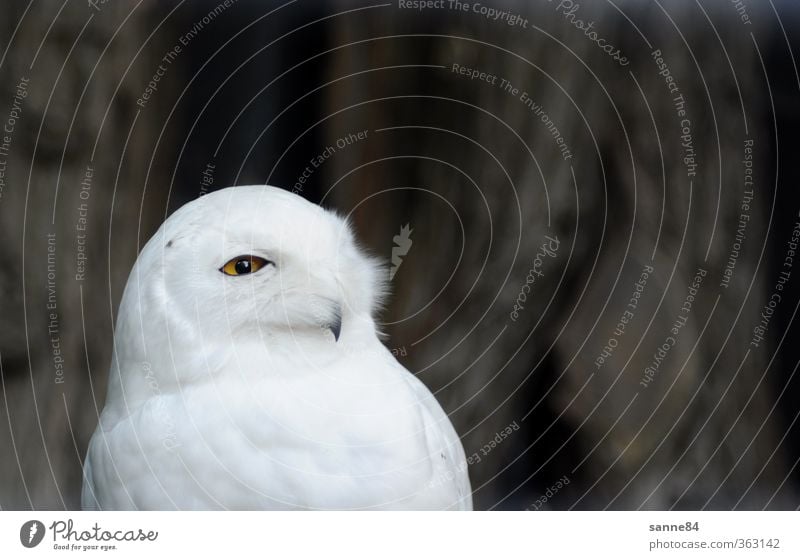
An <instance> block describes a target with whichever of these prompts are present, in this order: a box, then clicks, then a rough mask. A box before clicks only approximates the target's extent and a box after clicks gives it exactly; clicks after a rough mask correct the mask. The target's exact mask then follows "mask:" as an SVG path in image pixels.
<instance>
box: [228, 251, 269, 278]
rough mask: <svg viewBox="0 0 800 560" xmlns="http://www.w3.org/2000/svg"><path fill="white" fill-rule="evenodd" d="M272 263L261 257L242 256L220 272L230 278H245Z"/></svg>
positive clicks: (231, 261)
mask: <svg viewBox="0 0 800 560" xmlns="http://www.w3.org/2000/svg"><path fill="white" fill-rule="evenodd" d="M270 262H271V261H268V260H267V259H262V258H261V257H255V256H253V255H240V256H238V257H233V258H232V259H231V260H229V261H228V262H226V263H225V264H224V265H223V266H222V268H220V269H219V270H220V272H223V273H224V274H227V275H228V276H243V275H245V274H252V273H254V272H258V271H259V270H260V269H261V268H263V267H265V266H266V265H268V264H270Z"/></svg>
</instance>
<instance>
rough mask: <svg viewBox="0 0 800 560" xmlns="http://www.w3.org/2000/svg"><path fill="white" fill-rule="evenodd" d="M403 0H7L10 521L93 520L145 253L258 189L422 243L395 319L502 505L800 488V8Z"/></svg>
mask: <svg viewBox="0 0 800 560" xmlns="http://www.w3.org/2000/svg"><path fill="white" fill-rule="evenodd" d="M402 4H407V3H400V2H398V1H397V0H394V1H393V2H391V3H381V2H380V1H379V0H378V1H376V2H355V1H353V2H349V1H336V2H334V1H325V2H321V1H313V2H312V1H303V0H297V1H289V2H285V3H280V2H273V1H246V0H238V1H234V0H228V1H227V2H222V3H220V2H217V1H215V0H212V1H205V0H203V1H197V0H196V1H192V2H186V1H181V2H176V1H172V0H170V1H163V2H154V1H153V2H146V1H143V2H138V3H133V2H105V3H104V2H102V1H101V0H96V2H89V3H88V5H87V2H65V3H63V4H59V3H56V2H49V1H41V2H30V3H26V2H22V1H14V2H9V3H7V4H6V5H5V6H4V17H3V18H2V21H0V51H1V52H0V78H1V79H0V123H2V125H3V127H4V132H2V134H0V140H2V145H0V173H2V175H0V181H1V182H0V187H2V190H1V191H0V244H1V245H2V253H0V258H2V266H0V294H1V296H2V297H1V299H0V305H2V313H0V374H1V375H2V377H1V378H2V393H3V399H2V401H0V408H2V414H0V418H1V419H2V420H0V448H2V449H3V453H2V455H0V507H1V508H2V509H29V508H31V509H43V508H44V509H61V508H70V509H71V508H77V507H79V505H80V504H79V501H80V500H79V496H80V485H81V461H82V459H83V456H84V454H85V451H86V446H87V443H88V439H89V437H90V435H91V433H92V430H93V429H94V427H95V425H96V423H97V415H98V411H99V410H101V409H102V405H103V402H104V397H105V384H106V375H107V370H108V366H109V362H110V352H111V341H112V333H113V325H114V316H115V313H116V310H117V306H118V303H119V300H120V297H121V295H122V290H123V288H124V285H125V282H126V279H127V275H128V272H129V271H130V268H131V266H132V264H133V262H134V260H135V258H136V255H137V253H138V250H139V248H140V247H141V246H142V245H143V244H144V243H145V242H146V241H147V239H148V238H149V236H150V235H152V233H153V232H154V231H155V230H156V228H157V227H158V226H159V224H160V223H161V222H162V221H163V220H164V218H165V216H167V215H169V214H170V213H171V212H172V211H174V210H175V209H176V208H178V207H179V206H180V205H182V204H184V203H185V202H187V201H189V200H192V199H194V198H196V197H198V196H202V195H203V194H205V193H207V192H210V191H213V190H216V189H218V188H222V187H225V186H230V185H243V184H253V183H268V184H272V185H276V186H280V187H283V188H286V189H289V190H294V191H295V192H297V193H298V194H300V195H301V196H304V197H306V198H308V199H309V200H312V201H314V202H319V203H321V204H323V205H325V206H326V207H330V208H336V209H337V210H339V211H340V212H342V213H344V214H347V215H349V216H350V217H351V219H352V221H353V223H354V225H355V227H356V230H357V234H358V236H359V238H360V239H361V240H362V241H363V243H364V245H365V246H366V247H367V248H369V250H371V252H373V253H374V254H376V255H379V256H382V257H384V258H385V259H386V260H387V262H388V261H389V260H390V259H391V256H392V248H393V247H395V246H396V245H395V244H396V241H395V239H394V238H395V236H398V235H400V234H401V228H402V227H403V226H405V225H408V226H409V228H410V229H411V230H412V231H411V233H410V236H409V239H410V246H407V247H406V248H407V249H408V250H407V253H406V254H405V255H404V256H401V262H400V266H399V267H398V268H397V269H396V271H395V273H394V275H393V277H392V278H391V282H390V285H391V289H392V297H391V298H390V301H389V302H388V305H387V308H386V310H385V312H384V313H383V315H382V317H381V322H382V325H383V329H384V330H385V331H386V332H387V333H388V335H389V337H388V340H387V345H389V346H390V347H391V348H393V349H394V350H395V352H396V354H397V355H398V359H399V360H400V361H401V362H403V363H404V364H405V365H406V366H407V367H408V368H409V369H410V370H411V371H412V372H414V373H416V374H417V375H418V376H419V377H420V379H421V380H422V381H423V382H424V383H425V384H426V385H427V386H428V387H430V388H431V390H433V391H434V392H435V394H436V396H437V398H438V399H439V401H440V402H441V403H442V405H443V406H444V408H445V410H446V411H447V412H448V413H449V414H450V416H451V419H452V421H453V423H454V425H455V426H456V429H457V431H458V432H459V434H460V435H461V436H462V440H463V443H464V447H465V449H466V452H467V454H468V455H471V456H472V457H473V459H472V460H471V463H472V464H471V466H470V477H471V480H472V485H473V489H474V492H475V495H474V499H475V506H476V508H478V509H492V508H493V509H603V508H609V509H637V508H647V509H669V508H676V509H699V508H709V509H731V508H738V509H761V508H769V509H795V508H797V507H798V506H800V494H799V493H798V483H799V482H800V472H798V469H797V464H798V460H800V432H799V431H798V430H799V429H800V428H798V426H797V423H796V420H797V417H798V413H800V404H798V402H800V399H799V398H798V395H799V394H800V381H798V379H797V377H798V376H797V375H796V373H797V365H798V363H799V360H800V348H799V346H800V345H798V344H797V343H796V341H797V340H798V332H797V327H796V324H795V323H796V322H795V320H794V319H795V314H796V311H797V307H798V302H800V297H799V296H800V270H797V269H796V266H787V265H786V262H787V261H786V260H785V259H786V257H787V254H788V255H789V256H791V254H790V253H788V251H789V250H790V249H791V245H790V241H791V238H792V231H793V230H794V228H795V224H797V223H798V220H800V217H798V212H799V211H800V194H798V189H797V185H798V184H800V176H798V175H799V174H798V168H797V165H796V159H797V154H798V153H800V152H798V136H797V133H796V131H797V130H798V129H800V109H799V107H800V78H798V69H797V61H796V58H797V57H798V56H800V51H798V45H799V44H800V41H798V37H799V36H800V35H798V34H800V9H798V8H797V7H796V3H794V2H792V1H790V0H784V1H776V0H765V1H763V2H762V1H759V2H755V1H747V0H743V1H739V2H732V1H725V0H713V1H712V0H697V1H689V0H675V1H672V0H671V1H670V2H663V1H661V2H659V1H656V0H648V1H633V0H628V1H615V2H610V1H597V2H585V3H582V4H578V3H576V2H570V1H568V0H567V1H560V0H553V1H549V0H537V1H535V2H522V1H520V2H484V3H476V2H467V3H463V4H464V5H466V9H463V8H459V7H457V6H456V5H455V3H452V4H451V3H450V2H449V1H448V0H445V1H444V2H439V3H437V4H436V5H435V6H434V7H431V8H426V9H424V10H419V9H414V8H403V7H401V5H402ZM576 6H577V8H576ZM490 10H494V11H490ZM495 16H497V17H495ZM590 22H593V24H592V26H591V27H588V24H589V23H590ZM176 46H178V47H180V52H178V51H177V50H176V48H175V47H176ZM655 51H660V54H658V53H656V54H655V55H654V54H653V53H654V52H655ZM454 64H457V65H458V67H456V68H455V70H456V71H454V66H453V65H454ZM461 67H464V68H468V69H470V70H477V72H478V74H479V73H480V72H485V73H486V76H485V78H486V79H485V80H481V79H480V77H479V76H478V78H476V79H470V77H468V76H467V75H465V74H461V73H459V72H458V69H459V68H461ZM667 75H669V77H670V78H671V81H669V82H668V81H666V78H667ZM493 77H495V78H494V79H493ZM156 78H157V80H158V81H157V82H155V83H153V84H151V85H153V86H155V88H152V87H151V88H150V89H149V90H148V83H149V82H151V81H152V80H154V79H156ZM492 82H494V83H492ZM505 84H509V87H508V88H506V87H505ZM670 87H672V91H670ZM678 96H682V98H680V97H678ZM676 98H677V99H676ZM526 100H527V102H526ZM679 110H683V111H685V114H679V112H678V111H679ZM359 132H360V133H361V137H360V138H359ZM687 135H688V136H687ZM682 136H683V139H682ZM328 147H331V148H333V149H327V148H328ZM746 148H749V149H751V151H747V149H746ZM323 154H327V156H326V157H324V162H323V163H322V164H321V165H319V166H318V167H314V166H313V165H310V162H311V160H312V159H314V158H317V157H319V156H321V155H323ZM309 166H310V167H309ZM307 168H308V169H310V171H308V170H307ZM750 190H752V193H750V192H749V191H750ZM743 214H744V215H745V217H744V218H743V217H742V215H743ZM798 227H800V226H798ZM548 236H549V238H550V239H557V240H558V243H557V244H555V245H554V244H553V242H552V241H548ZM401 243H402V241H401ZM543 244H549V245H548V247H549V248H550V249H552V248H553V247H555V246H557V250H552V251H551V253H553V254H549V253H547V252H545V253H544V256H543V253H542V250H541V248H542V245H543ZM537 253H538V254H539V257H538V260H537ZM792 264H795V265H796V263H792ZM699 269H702V271H704V272H705V276H701V279H702V282H701V283H699V284H700V285H699V287H695V288H692V284H693V282H695V280H694V278H695V276H696V275H697V272H698V270H699ZM531 270H534V273H531ZM643 271H652V272H650V273H649V274H648V275H647V277H646V278H643V275H642V272H643ZM782 272H783V273H784V276H783V277H782V276H781V273H782ZM537 273H541V275H539V274H537ZM786 274H788V276H787V275H786ZM526 279H528V280H526ZM531 280H533V281H531ZM781 281H782V282H783V283H781V284H780V288H777V287H776V285H777V284H779V282H781ZM690 288H691V290H690ZM637 290H639V291H637ZM690 293H693V297H694V301H693V302H692V306H691V310H690V312H688V313H686V310H685V309H683V310H682V308H685V302H686V300H687V295H689V294H690ZM521 294H523V295H521ZM634 294H639V296H640V297H638V299H634V304H632V305H630V306H629V302H630V301H631V298H632V297H633V295H634ZM775 294H777V295H778V296H780V301H777V298H775V297H774V295H775ZM523 299H524V301H523ZM771 301H772V302H773V304H772V305H773V307H770V306H769V305H770V302H771ZM515 306H516V307H515ZM765 306H766V310H765ZM626 312H628V313H626ZM680 317H685V321H684V320H683V319H680ZM623 318H624V319H625V322H624V323H622V324H620V322H621V320H622V319H623ZM676 321H677V322H678V323H679V325H680V326H679V327H677V328H676V331H677V333H678V334H677V335H673V334H672V333H671V332H670V329H671V328H674V326H675V323H676ZM762 327H763V329H762ZM670 336H672V337H673V338H674V339H675V343H674V345H672V344H670V343H669V340H670V339H669V337H670ZM664 344H667V347H668V350H665V351H663V352H662V353H661V355H659V348H660V347H662V346H663V345H664ZM604 347H605V350H604ZM492 442H494V444H492Z"/></svg>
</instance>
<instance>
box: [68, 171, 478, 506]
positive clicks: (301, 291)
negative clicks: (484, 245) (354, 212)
mask: <svg viewBox="0 0 800 560" xmlns="http://www.w3.org/2000/svg"><path fill="white" fill-rule="evenodd" d="M240 255H255V256H258V257H261V258H264V259H267V260H269V261H271V262H272V263H274V265H272V264H270V265H267V266H266V267H264V268H263V269H261V270H259V271H258V272H256V273H253V274H248V275H243V276H227V275H225V274H223V273H222V272H221V271H220V268H221V267H222V266H223V265H224V263H226V262H227V261H229V260H230V259H231V258H234V257H237V256H240ZM385 276H386V275H385V274H384V271H381V270H380V268H379V267H378V265H377V264H376V261H375V260H374V259H371V258H369V257H367V256H365V255H364V253H363V252H362V251H361V250H359V249H358V247H357V246H356V243H355V241H354V239H353V236H352V233H351V231H350V229H349V227H348V225H347V224H346V222H345V221H344V220H342V219H341V218H339V217H338V216H337V215H335V214H334V213H332V212H329V211H326V210H324V209H322V208H320V207H318V206H315V205H313V204H310V203H309V202H307V201H305V200H303V199H302V198H300V197H298V196H295V195H293V194H290V193H287V192H285V191H282V190H280V189H276V188H273V187H265V186H249V187H235V188H229V189H224V190H222V191H218V192H216V193H213V194H210V195H207V196H204V197H202V198H200V199H198V200H196V201H194V202H191V203H189V204H187V205H186V206H184V207H183V208H181V209H180V210H178V211H177V212H176V213H175V214H173V215H172V216H171V217H170V218H169V219H168V220H167V221H166V222H165V223H164V224H163V225H162V227H161V229H160V230H159V231H158V232H157V233H156V235H155V236H154V237H153V238H152V239H151V240H150V241H149V242H148V243H147V245H146V246H145V248H144V249H143V250H142V253H141V254H140V255H139V258H138V260H137V262H136V265H135V266H134V268H133V270H132V272H131V275H130V278H129V280H128V285H127V287H126V289H125V293H124V295H123V298H122V302H121V304H120V310H119V315H118V318H117V327H116V331H115V337H114V354H113V361H112V366H111V372H110V379H109V389H108V396H107V400H106V405H105V409H104V410H103V413H102V415H101V418H100V424H99V426H98V427H97V430H96V431H95V433H94V436H93V437H92V440H91V442H90V445H89V451H88V455H87V458H86V463H85V471H84V492H83V505H84V507H85V508H101V509H471V508H472V499H471V491H470V484H469V478H468V475H467V464H466V459H465V456H464V450H463V448H462V446H461V442H460V440H459V438H458V436H457V434H456V432H455V430H454V429H453V426H452V424H451V423H450V421H449V419H448V418H447V415H446V414H445V413H444V412H443V411H442V409H441V407H440V406H439V404H438V403H437V402H436V399H435V398H434V397H433V395H432V394H431V393H430V391H428V389H427V388H426V387H425V386H424V385H423V384H422V383H421V382H420V381H419V380H418V379H416V378H415V377H414V376H413V375H412V374H411V373H409V372H408V371H406V370H405V369H404V368H403V367H402V366H401V365H400V364H399V363H397V361H396V360H395V358H394V357H393V356H392V355H391V353H390V352H389V351H388V350H387V349H386V348H385V347H384V346H383V345H382V344H381V342H380V340H379V338H378V334H377V332H376V328H375V322H374V320H373V313H374V311H375V309H376V307H377V306H378V305H379V304H380V298H381V297H382V295H383V293H384V291H385V287H384V285H383V278H385ZM339 317H341V335H340V337H339V339H338V340H336V339H335V337H334V336H333V334H332V329H330V328H328V327H330V326H331V325H332V324H334V323H335V322H336V321H337V320H338V319H339Z"/></svg>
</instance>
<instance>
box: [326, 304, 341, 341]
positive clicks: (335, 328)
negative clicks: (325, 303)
mask: <svg viewBox="0 0 800 560" xmlns="http://www.w3.org/2000/svg"><path fill="white" fill-rule="evenodd" d="M328 328H329V329H330V331H331V332H332V333H333V338H335V339H336V342H339V335H340V334H341V333H342V310H341V308H340V307H338V306H337V307H336V311H335V312H334V315H333V319H332V320H331V322H330V324H329V325H328Z"/></svg>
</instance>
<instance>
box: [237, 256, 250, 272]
mask: <svg viewBox="0 0 800 560" xmlns="http://www.w3.org/2000/svg"><path fill="white" fill-rule="evenodd" d="M250 267H251V264H250V259H242V260H240V261H236V274H250Z"/></svg>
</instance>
